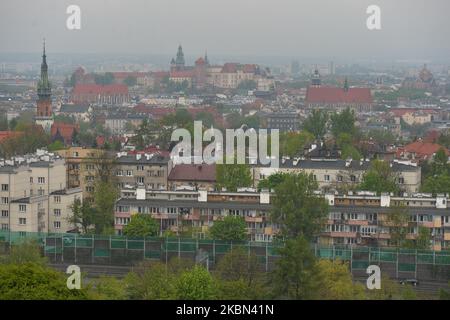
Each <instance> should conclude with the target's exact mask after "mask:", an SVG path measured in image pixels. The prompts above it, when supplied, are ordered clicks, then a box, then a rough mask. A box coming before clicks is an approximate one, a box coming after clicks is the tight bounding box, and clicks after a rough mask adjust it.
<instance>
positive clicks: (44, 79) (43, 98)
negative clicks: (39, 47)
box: [35, 41, 53, 132]
mask: <svg viewBox="0 0 450 320" xmlns="http://www.w3.org/2000/svg"><path fill="white" fill-rule="evenodd" d="M37 94H38V100H37V110H36V117H35V122H36V124H37V125H41V126H42V128H44V130H45V131H46V132H49V131H50V129H51V126H52V124H53V112H52V99H51V96H52V91H51V86H50V81H48V66H47V56H46V55H45V41H44V49H43V54H42V63H41V78H40V79H39V81H38V85H37Z"/></svg>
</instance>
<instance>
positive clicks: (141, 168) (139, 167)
mask: <svg viewBox="0 0 450 320" xmlns="http://www.w3.org/2000/svg"><path fill="white" fill-rule="evenodd" d="M136 170H137V171H144V166H142V165H139V166H136Z"/></svg>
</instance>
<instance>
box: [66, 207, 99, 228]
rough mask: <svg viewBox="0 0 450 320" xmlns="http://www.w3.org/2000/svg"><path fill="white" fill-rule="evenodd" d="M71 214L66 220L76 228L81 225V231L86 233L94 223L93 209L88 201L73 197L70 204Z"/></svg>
mask: <svg viewBox="0 0 450 320" xmlns="http://www.w3.org/2000/svg"><path fill="white" fill-rule="evenodd" d="M71 209H72V215H71V216H69V218H68V221H69V223H70V224H73V225H74V226H75V227H76V228H78V227H81V230H82V231H83V233H85V234H86V233H88V232H89V228H90V227H91V226H92V225H94V224H95V209H94V208H93V207H92V206H91V204H90V203H89V202H88V201H85V202H83V203H81V200H80V199H75V200H74V202H73V203H72V205H71Z"/></svg>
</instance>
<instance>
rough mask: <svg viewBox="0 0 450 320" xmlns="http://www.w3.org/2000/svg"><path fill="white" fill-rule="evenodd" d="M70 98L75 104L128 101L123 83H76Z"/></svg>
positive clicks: (112, 103) (114, 103) (113, 103)
mask: <svg viewBox="0 0 450 320" xmlns="http://www.w3.org/2000/svg"><path fill="white" fill-rule="evenodd" d="M71 100H72V102H73V103H75V104H86V103H88V104H89V103H94V104H106V105H117V104H123V103H128V102H129V101H130V96H129V93H128V86H126V85H124V84H107V85H99V84H77V85H75V87H74V88H73V90H72V96H71Z"/></svg>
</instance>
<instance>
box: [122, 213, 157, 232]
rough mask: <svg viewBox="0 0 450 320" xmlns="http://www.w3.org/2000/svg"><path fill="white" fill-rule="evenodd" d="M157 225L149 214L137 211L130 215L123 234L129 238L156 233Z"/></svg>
mask: <svg viewBox="0 0 450 320" xmlns="http://www.w3.org/2000/svg"><path fill="white" fill-rule="evenodd" d="M158 231H159V226H158V224H157V223H156V221H155V219H153V218H152V216H150V215H149V214H143V213H138V214H135V215H133V216H131V220H130V222H128V224H127V225H126V226H125V227H124V229H123V234H124V235H125V236H127V237H130V238H144V237H152V236H156V235H158Z"/></svg>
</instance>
